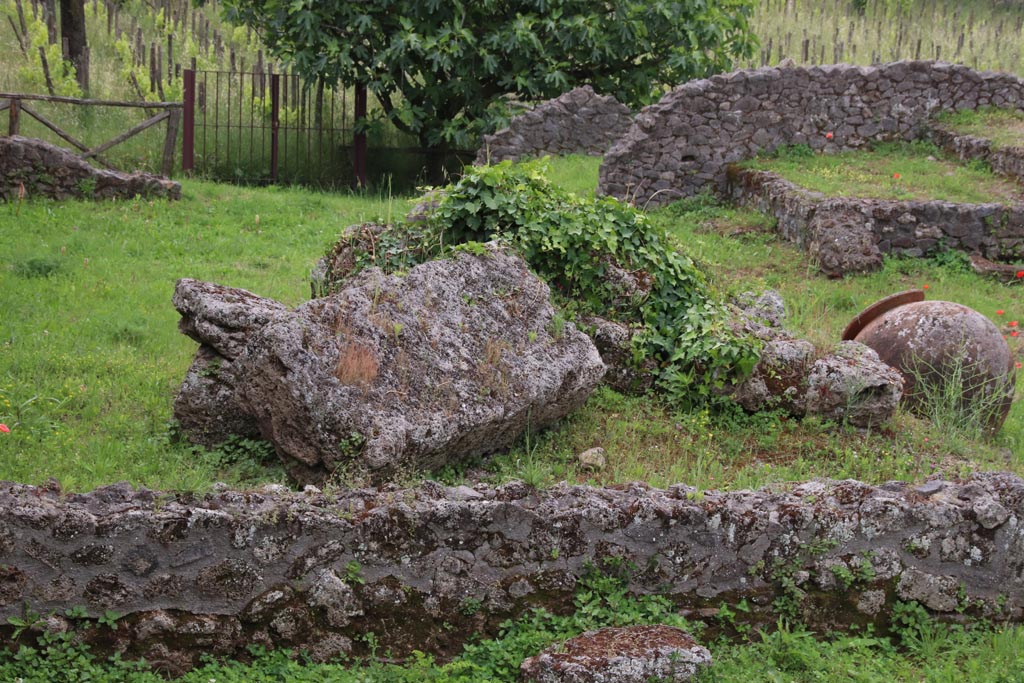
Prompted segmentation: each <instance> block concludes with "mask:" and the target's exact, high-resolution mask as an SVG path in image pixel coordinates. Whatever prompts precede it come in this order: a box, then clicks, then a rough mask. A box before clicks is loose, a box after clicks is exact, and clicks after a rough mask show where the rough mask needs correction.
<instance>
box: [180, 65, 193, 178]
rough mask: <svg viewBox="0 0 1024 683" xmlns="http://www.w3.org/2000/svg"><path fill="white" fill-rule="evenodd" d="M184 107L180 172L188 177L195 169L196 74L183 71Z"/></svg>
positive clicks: (188, 70)
mask: <svg viewBox="0 0 1024 683" xmlns="http://www.w3.org/2000/svg"><path fill="white" fill-rule="evenodd" d="M182 86H183V88H184V93H183V94H184V106H183V107H182V109H183V111H182V130H181V171H182V173H185V174H186V175H190V174H191V173H192V170H193V169H194V168H195V147H196V136H195V130H196V72H195V71H193V70H192V69H185V71H184V73H183V74H182Z"/></svg>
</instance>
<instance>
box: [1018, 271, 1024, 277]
mask: <svg viewBox="0 0 1024 683" xmlns="http://www.w3.org/2000/svg"><path fill="white" fill-rule="evenodd" d="M1017 277H1019V278H1024V270H1018V271H1017Z"/></svg>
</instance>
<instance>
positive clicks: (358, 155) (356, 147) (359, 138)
mask: <svg viewBox="0 0 1024 683" xmlns="http://www.w3.org/2000/svg"><path fill="white" fill-rule="evenodd" d="M355 105H356V106H355V110H356V111H355V122H356V133H355V135H353V136H352V151H353V152H354V157H355V159H354V161H355V174H356V184H357V185H358V186H359V187H366V130H365V129H364V128H362V126H364V125H365V124H366V85H365V84H363V83H359V84H358V85H356V102H355Z"/></svg>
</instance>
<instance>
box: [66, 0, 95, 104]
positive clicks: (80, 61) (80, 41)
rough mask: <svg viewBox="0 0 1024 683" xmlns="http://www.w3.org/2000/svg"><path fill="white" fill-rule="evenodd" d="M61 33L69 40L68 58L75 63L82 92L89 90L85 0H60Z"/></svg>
mask: <svg viewBox="0 0 1024 683" xmlns="http://www.w3.org/2000/svg"><path fill="white" fill-rule="evenodd" d="M60 35H61V38H63V39H64V40H66V41H68V42H67V45H68V54H67V58H68V59H69V60H71V63H72V64H74V65H75V75H76V77H77V78H78V85H79V86H80V87H81V88H82V92H85V93H87V92H88V90H89V69H88V62H87V61H86V56H85V51H86V42H85V0H60Z"/></svg>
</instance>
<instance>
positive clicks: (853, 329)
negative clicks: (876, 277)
mask: <svg viewBox="0 0 1024 683" xmlns="http://www.w3.org/2000/svg"><path fill="white" fill-rule="evenodd" d="M919 301H924V290H923V289H908V290H906V291H904V292H897V293H895V294H890V295H889V296H887V297H885V298H884V299H879V300H878V301H876V302H875V303H873V304H871V305H870V306H868V307H867V308H865V309H864V310H863V311H861V312H860V313H858V314H857V315H856V316H854V318H853V320H851V321H850V324H848V325H847V326H846V329H844V330H843V336H842V340H843V341H852V340H854V339H856V338H857V335H858V334H860V332H861V330H863V329H864V328H865V327H867V326H868V325H869V324H870V323H871V321H872V320H874V319H876V318H878V317H880V316H882V315H884V314H885V313H888V312H889V311H891V310H893V309H894V308H899V307H900V306H905V305H906V304H913V303H917V302H919Z"/></svg>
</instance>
